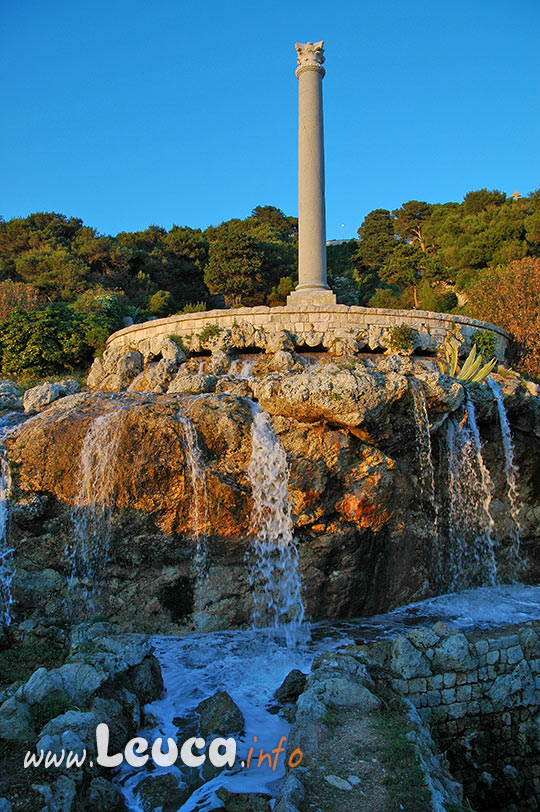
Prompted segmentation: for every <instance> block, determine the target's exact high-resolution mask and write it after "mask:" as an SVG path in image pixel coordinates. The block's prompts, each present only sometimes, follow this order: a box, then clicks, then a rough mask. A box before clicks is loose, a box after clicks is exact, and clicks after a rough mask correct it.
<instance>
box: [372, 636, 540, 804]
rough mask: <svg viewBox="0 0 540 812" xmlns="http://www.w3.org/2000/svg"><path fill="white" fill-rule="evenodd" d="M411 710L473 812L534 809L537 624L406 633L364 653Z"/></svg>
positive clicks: (539, 761)
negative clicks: (446, 761) (480, 630)
mask: <svg viewBox="0 0 540 812" xmlns="http://www.w3.org/2000/svg"><path fill="white" fill-rule="evenodd" d="M365 649H366V651H367V652H368V656H369V658H370V659H371V660H372V661H375V662H376V663H378V664H379V665H381V666H383V668H384V669H385V671H386V672H387V674H388V675H389V680H390V683H391V686H392V688H393V689H394V690H395V691H396V692H397V693H398V694H400V695H401V696H403V697H404V698H406V699H408V700H409V701H410V702H412V704H413V705H414V706H415V707H416V708H417V710H418V713H419V715H420V717H421V718H422V720H423V721H424V723H425V724H427V725H428V726H429V728H430V730H431V732H432V734H433V736H434V738H435V741H436V742H437V744H438V745H439V747H440V748H441V750H442V751H443V752H445V754H446V755H447V757H448V759H449V762H450V766H451V771H452V775H453V777H454V778H456V779H457V780H458V781H459V782H460V783H462V784H463V787H464V791H465V794H466V795H467V797H468V798H469V799H470V801H471V803H472V805H473V808H474V809H475V810H477V811H479V810H504V811H505V812H525V810H536V809H540V623H531V624H527V625H523V626H517V627H507V628H506V629H501V630H497V631H491V632H489V633H487V632H485V633H474V634H467V635H465V634H461V633H456V632H450V630H449V629H448V628H447V627H445V626H444V625H443V624H436V626H435V627H434V629H433V630H428V629H412V630H409V631H407V632H406V633H404V634H402V635H399V636H398V637H396V638H394V639H393V640H391V641H385V642H382V643H380V642H379V643H375V644H371V645H369V646H366V647H365Z"/></svg>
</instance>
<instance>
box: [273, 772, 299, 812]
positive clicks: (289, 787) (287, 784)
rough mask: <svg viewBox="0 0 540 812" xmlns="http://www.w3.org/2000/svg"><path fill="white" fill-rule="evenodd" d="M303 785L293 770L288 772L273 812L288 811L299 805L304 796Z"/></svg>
mask: <svg viewBox="0 0 540 812" xmlns="http://www.w3.org/2000/svg"><path fill="white" fill-rule="evenodd" d="M305 794H306V792H305V789H304V785H303V784H302V782H301V781H300V779H299V778H298V777H297V776H296V775H295V774H294V772H290V773H288V775H287V777H286V778H285V781H284V782H283V785H282V787H281V790H280V792H279V795H278V798H277V803H276V805H275V807H274V812H290V810H292V809H294V808H297V807H299V806H300V804H301V803H302V801H303V800H304V797H305Z"/></svg>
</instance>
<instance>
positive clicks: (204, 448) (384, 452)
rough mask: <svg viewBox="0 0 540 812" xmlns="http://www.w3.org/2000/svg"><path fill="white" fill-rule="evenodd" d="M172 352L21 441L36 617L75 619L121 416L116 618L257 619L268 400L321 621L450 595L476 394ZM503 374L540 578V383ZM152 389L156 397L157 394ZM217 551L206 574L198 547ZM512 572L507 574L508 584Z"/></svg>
mask: <svg viewBox="0 0 540 812" xmlns="http://www.w3.org/2000/svg"><path fill="white" fill-rule="evenodd" d="M170 344H171V345H172V346H169V345H167V347H166V348H163V347H160V348H154V350H153V353H154V354H152V353H150V348H148V349H149V354H148V356H147V359H146V361H147V363H146V366H144V359H143V356H142V355H140V357H138V358H134V357H131V356H134V355H135V354H134V353H129V355H130V358H129V359H123V360H121V362H120V363H119V364H117V365H116V366H110V368H107V375H108V376H113V378H115V379H116V378H117V377H118V376H123V382H124V384H128V385H129V387H130V391H128V392H123V393H104V392H94V393H92V392H88V391H85V392H81V393H78V394H74V395H70V396H67V397H63V398H61V399H59V400H56V401H55V402H53V403H52V404H51V405H50V406H49V407H48V408H46V409H45V410H44V411H42V412H41V413H39V414H37V415H35V416H34V417H32V418H31V419H30V420H28V421H27V422H26V423H24V424H23V425H22V426H20V427H19V428H18V429H17V430H16V431H15V433H14V435H13V436H11V437H10V438H9V440H8V441H7V443H8V454H9V459H10V464H11V470H12V476H13V495H14V500H15V506H14V519H15V527H14V545H15V550H16V553H15V555H16V565H17V566H16V574H15V578H14V581H13V590H14V595H15V599H16V604H15V613H16V614H17V616H18V617H19V618H23V617H28V616H30V617H31V616H38V615H42V614H45V615H46V616H49V617H54V616H56V615H58V614H59V613H61V612H62V611H64V610H63V602H64V599H65V583H66V577H68V576H69V575H70V562H69V560H67V559H66V556H65V550H66V545H67V546H68V547H69V545H70V543H71V541H72V539H73V533H74V530H73V510H74V506H76V505H79V508H77V509H80V507H81V504H80V499H81V496H80V494H81V458H82V454H83V451H84V448H85V442H87V441H88V435H89V431H90V429H91V427H92V426H93V425H94V423H95V421H96V420H97V419H98V418H100V417H102V418H104V421H105V422H106V420H105V418H106V416H107V415H109V416H111V415H114V416H115V417H114V425H115V440H114V443H115V446H114V454H113V455H112V456H111V457H110V459H108V462H107V465H106V467H105V468H104V469H103V471H102V472H101V475H100V476H101V477H102V479H105V480H106V486H103V482H102V483H101V485H100V488H101V490H100V493H101V494H102V498H103V500H104V502H103V505H102V508H103V511H102V513H103V516H102V519H103V521H104V520H105V519H104V518H103V517H104V516H105V513H106V514H107V517H108V519H107V521H109V526H108V530H107V533H108V539H107V543H106V549H105V547H104V548H103V554H102V558H103V561H102V562H101V563H102V564H103V579H104V586H105V587H106V589H105V593H106V603H107V608H106V611H109V612H112V613H113V614H114V616H115V618H117V619H118V620H119V622H120V623H121V624H123V625H124V627H125V628H129V629H136V630H142V631H155V630H157V629H159V630H160V631H161V632H169V631H179V630H187V629H190V628H193V624H194V622H195V620H196V618H195V616H194V615H195V607H196V604H197V605H198V608H199V611H200V612H201V613H202V615H203V618H204V627H205V628H207V629H209V628H230V627H237V626H241V625H244V624H246V623H248V622H249V618H250V615H251V608H252V607H251V603H252V597H251V593H250V587H249V584H248V580H247V579H248V571H247V567H246V554H249V549H250V545H251V544H252V542H253V528H252V520H251V511H252V509H253V500H252V493H251V486H250V482H249V477H248V474H247V469H248V464H249V460H250V454H251V449H252V441H251V429H252V422H253V413H252V409H253V401H254V400H255V401H258V403H259V405H260V407H262V409H263V410H266V411H267V412H268V413H270V414H271V415H272V420H273V424H274V428H275V431H276V432H277V435H278V437H279V441H280V443H281V444H282V446H283V448H284V449H285V452H286V455H287V461H288V466H289V499H290V502H291V505H292V512H293V520H294V529H295V539H296V543H297V545H298V550H299V567H300V574H301V579H302V589H303V599H304V605H305V608H306V613H307V615H308V616H311V617H313V618H324V617H330V618H338V617H348V616H355V615H360V614H372V613H375V612H380V611H385V610H387V609H389V608H392V607H394V606H396V605H398V604H403V603H406V602H410V601H412V600H415V599H420V598H423V597H426V596H428V595H430V594H433V593H435V592H437V591H441V590H443V589H444V584H441V583H440V580H439V581H438V580H437V574H436V569H437V566H436V565H437V560H438V557H439V553H440V550H439V549H438V548H440V547H441V545H446V544H447V543H448V540H447V537H448V527H447V523H446V520H445V518H444V516H445V512H446V502H447V501H448V498H449V495H448V479H447V458H446V456H445V455H447V451H446V446H445V430H446V429H445V426H446V424H447V422H448V419H449V418H448V416H449V415H455V416H456V419H457V420H458V421H461V422H463V421H464V420H466V419H467V410H466V407H465V406H464V405H463V404H464V389H463V387H462V386H461V384H459V383H458V382H457V381H456V380H454V379H452V378H448V377H446V376H444V375H441V374H440V373H439V371H438V370H436V368H435V365H434V364H433V362H431V361H429V360H427V359H420V360H414V359H410V358H403V357H401V356H397V355H391V356H379V357H378V363H377V357H375V359H373V358H371V359H370V358H367V359H362V358H358V357H353V356H351V357H347V356H345V357H342V358H339V359H335V360H331V359H328V357H327V363H323V364H321V365H320V366H319V368H314V367H313V364H312V362H308V360H307V359H306V357H302V356H300V355H297V354H296V353H294V352H291V351H290V350H288V349H281V350H278V351H277V352H275V353H273V354H267V355H259V356H252V359H253V362H254V363H253V364H252V365H251V366H252V370H251V371H252V376H251V377H249V376H247V375H243V376H242V375H240V374H239V373H240V370H241V368H242V364H243V363H244V362H245V361H246V359H245V358H244V359H243V360H242V359H240V361H236V362H235V359H234V358H233V357H231V355H230V354H229V353H228V352H227V351H226V348H225V349H224V348H222V347H221V346H216V347H215V350H214V355H213V356H212V357H211V358H209V359H201V358H192V359H190V360H189V361H185V360H182V356H181V355H179V354H177V355H176V356H175V358H173V357H172V356H173V355H174V352H173V351H175V348H176V349H178V347H177V345H176V344H174V342H170ZM169 350H170V355H171V358H170V359H169V358H165V357H163V358H162V359H161V360H156V355H155V353H157V352H158V351H159V352H162V351H163V352H165V354H167V353H169ZM117 360H118V359H117ZM128 362H129V363H128ZM153 364H156V365H157V366H152V365H153ZM167 364H172V365H173V366H175V370H173V369H172V367H168V366H166V365H167ZM160 365H161V368H160V369H159V370H158V367H160ZM218 369H219V372H218ZM495 377H496V378H497V379H498V381H499V383H500V385H501V387H502V391H503V396H504V403H505V405H506V409H507V412H508V416H509V420H510V423H511V426H512V429H513V432H514V439H515V444H516V460H517V463H518V466H519V469H520V472H521V474H520V479H519V488H520V496H521V498H522V500H523V501H524V504H525V507H524V509H523V510H522V511H521V519H520V521H521V525H522V530H521V533H522V538H523V546H524V547H525V548H526V550H527V552H528V553H529V569H528V571H527V572H528V576H527V577H529V578H535V577H536V569H537V566H538V565H537V561H538V555H537V552H536V538H537V534H538V527H539V522H540V506H539V503H538V493H537V486H536V485H535V481H538V469H539V467H540V456H539V455H538V454H537V453H536V452H535V451H534V444H531V442H530V441H531V438H532V437H538V436H539V434H540V397H539V395H538V387H536V385H535V384H532V383H530V382H526V381H523V380H521V379H520V378H519V376H517V375H515V374H514V373H512V372H510V371H507V370H506V371H505V370H503V369H502V368H500V374H499V375H498V376H497V375H496V376H495ZM107 380H110V378H107ZM168 381H170V383H167V382H168ZM145 386H148V388H152V390H153V391H152V392H148V393H146V392H144V391H141V390H143V389H144V388H145ZM414 386H417V387H418V386H419V387H421V391H422V393H423V396H425V404H426V409H427V416H428V420H429V424H430V426H431V429H432V431H431V444H432V449H431V450H430V454H431V455H432V464H433V466H434V483H433V484H434V486H435V491H436V493H435V494H431V496H429V494H426V492H425V487H424V485H425V483H424V472H423V470H422V466H423V464H424V463H423V462H422V460H421V459H420V458H419V446H418V439H417V428H418V426H417V422H418V415H417V414H415V403H414V397H413V389H414ZM165 389H167V390H168V392H166V391H165ZM471 395H472V398H473V400H474V403H475V404H476V412H477V416H478V421H479V423H480V429H481V435H482V438H483V440H484V441H485V443H484V448H483V454H484V458H485V461H486V464H487V467H488V468H489V471H490V472H491V479H492V480H493V494H492V496H493V499H492V502H491V511H492V514H493V517H494V519H495V528H494V530H493V543H494V548H495V555H496V557H498V558H500V560H501V561H504V558H505V550H506V549H507V547H508V545H509V544H510V540H509V539H510V532H509V526H508V522H509V509H508V497H507V493H506V487H507V483H506V479H505V476H504V465H503V462H502V449H501V442H500V431H499V426H498V423H497V420H498V418H497V407H496V402H495V399H494V397H493V393H492V392H491V390H490V389H489V388H488V387H487V385H485V384H483V385H477V386H475V387H472V388H471ZM179 416H183V417H184V418H187V419H188V420H189V421H191V424H192V425H193V427H194V429H195V432H196V434H195V437H196V440H197V442H198V446H199V448H200V455H201V460H202V465H203V468H204V480H205V481H204V488H205V493H206V496H205V500H206V501H205V504H204V506H203V507H201V505H202V503H201V504H199V507H198V508H197V511H194V503H195V502H200V499H197V498H196V497H197V488H198V486H197V485H196V484H194V481H193V467H192V465H191V461H190V455H189V448H188V447H187V445H186V435H185V430H184V425H183V423H182V420H180V419H179ZM424 429H425V430H427V426H424ZM107 437H108V438H109V440H110V439H111V438H110V435H107ZM109 440H107V442H108V441H109ZM109 450H110V449H109ZM98 451H99V443H98ZM96 453H97V451H96ZM102 486H103V487H102ZM94 487H97V486H96V483H94ZM103 494H105V495H103ZM428 497H429V498H428ZM78 500H79V501H78ZM435 501H437V506H435V507H436V508H437V510H439V514H440V515H439V518H438V519H437V518H436V516H435V514H434V510H435V508H434V504H435ZM83 502H84V500H83ZM83 507H84V505H83ZM195 512H196V513H197V516H195V515H194V514H195ZM109 514H110V515H109ZM107 517H105V518H107ZM436 521H438V525H437V530H436V531H435V522H436ZM195 525H197V526H195ZM102 531H103V528H102V529H101V531H100V532H102ZM70 540H71V541H70ZM202 547H204V558H205V564H204V567H205V574H204V578H203V579H202V580H201V578H200V577H199V576H200V573H197V566H198V565H200V563H201V562H200V561H199V564H197V560H196V559H197V555H196V554H197V550H198V551H199V553H200V552H201V549H202ZM95 552H96V551H95ZM75 554H76V553H75V552H74V553H73V555H75ZM96 555H98V556H99V549H98V550H97V552H96ZM100 571H101V570H100ZM507 575H508V574H507V573H506V572H505V570H504V564H503V566H502V569H501V570H500V576H501V577H503V578H505V577H507ZM197 593H199V594H197Z"/></svg>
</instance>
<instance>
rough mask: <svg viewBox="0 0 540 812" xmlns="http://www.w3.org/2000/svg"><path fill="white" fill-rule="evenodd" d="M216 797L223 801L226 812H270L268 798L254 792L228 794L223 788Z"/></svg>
mask: <svg viewBox="0 0 540 812" xmlns="http://www.w3.org/2000/svg"><path fill="white" fill-rule="evenodd" d="M216 795H217V796H218V798H219V799H220V801H223V803H224V809H225V810H226V812H270V810H271V807H270V796H269V795H261V794H258V793H254V792H242V793H240V792H229V790H228V789H225V787H221V788H220V789H218V790H217V792H216Z"/></svg>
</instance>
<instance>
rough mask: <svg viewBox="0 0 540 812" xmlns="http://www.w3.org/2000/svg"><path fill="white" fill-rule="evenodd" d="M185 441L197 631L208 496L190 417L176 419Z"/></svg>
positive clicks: (203, 581)
mask: <svg viewBox="0 0 540 812" xmlns="http://www.w3.org/2000/svg"><path fill="white" fill-rule="evenodd" d="M178 422H179V423H180V425H181V426H182V431H183V434H184V441H185V451H186V463H187V468H188V472H189V478H190V483H191V493H192V499H191V524H192V527H193V536H194V538H195V572H196V587H195V616H196V619H197V627H198V628H199V630H201V627H202V624H203V598H204V593H205V585H206V582H207V579H208V561H207V547H206V535H205V529H206V525H207V517H208V494H207V491H206V474H205V469H204V460H203V457H202V454H201V449H200V447H199V441H198V439H197V432H196V431H195V427H194V425H193V423H192V421H191V420H190V419H189V417H184V416H183V415H181V414H179V415H178Z"/></svg>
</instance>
